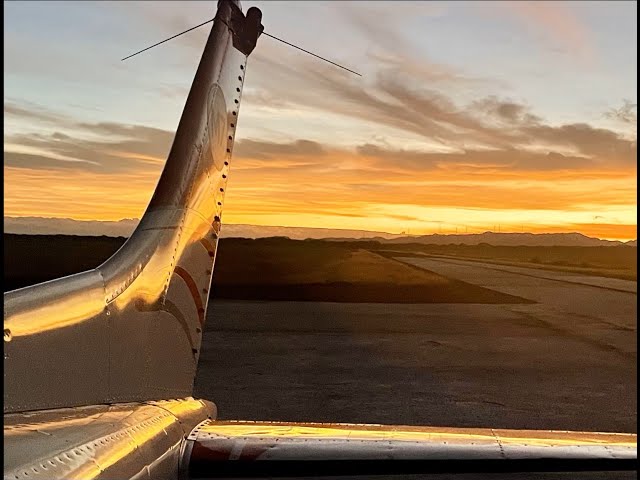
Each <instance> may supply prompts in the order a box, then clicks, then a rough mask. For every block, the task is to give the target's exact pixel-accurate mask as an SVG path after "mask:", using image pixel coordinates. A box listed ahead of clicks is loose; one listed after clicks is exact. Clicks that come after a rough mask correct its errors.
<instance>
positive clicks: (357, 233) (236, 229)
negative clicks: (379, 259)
mask: <svg viewBox="0 0 640 480" xmlns="http://www.w3.org/2000/svg"><path fill="white" fill-rule="evenodd" d="M138 222H139V220H138V219H137V218H126V219H124V220H119V221H117V222H102V221H83V220H73V219H71V218H45V217H4V231H5V233H18V234H25V235H81V236H101V235H106V236H108V237H128V236H130V235H131V233H133V230H134V229H135V228H136V226H137V225H138ZM221 237H223V238H224V237H227V238H230V237H241V238H262V237H289V238H291V239H293V240H304V239H307V238H317V239H320V238H328V237H339V238H340V239H345V238H352V239H370V238H372V237H377V238H382V239H393V238H399V237H401V235H394V234H392V233H386V232H371V231H366V230H340V229H330V228H306V227H272V226H261V225H244V224H229V223H225V224H223V225H222V231H221Z"/></svg>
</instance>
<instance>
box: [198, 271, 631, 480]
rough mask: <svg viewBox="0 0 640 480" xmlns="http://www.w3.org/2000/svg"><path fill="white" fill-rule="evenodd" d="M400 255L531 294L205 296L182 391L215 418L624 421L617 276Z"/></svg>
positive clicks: (624, 320) (614, 426)
mask: <svg viewBox="0 0 640 480" xmlns="http://www.w3.org/2000/svg"><path fill="white" fill-rule="evenodd" d="M401 260H402V261H405V262H408V263H412V264H413V265H416V266H420V267H422V268H426V269H429V270H431V271H434V272H436V273H439V274H442V275H445V276H449V277H452V278H458V279H461V280H464V281H466V282H469V283H475V284H477V285H481V286H483V287H486V288H491V289H494V290H499V291H502V292H506V293H510V294H513V295H518V296H521V297H525V298H528V299H531V300H534V301H536V302H537V303H535V304H530V305H523V304H516V305H514V304H511V305H506V304H498V305H479V304H409V305H406V304H405V305H402V304H381V303H377V304H374V303H369V304H355V303H323V302H246V301H245V302H235V301H234V302H231V301H215V302H213V303H212V305H210V308H209V312H208V320H207V326H206V329H205V335H204V344H203V350H202V356H201V359H200V365H199V371H198V375H197V378H196V389H195V394H196V396H199V397H204V398H209V399H211V400H213V401H214V402H216V404H217V405H218V408H219V418H221V419H245V420H280V421H316V422H356V423H383V424H409V425H436V426H456V427H493V428H520V429H529V428H531V429H557V430H589V431H619V432H633V433H635V432H636V431H637V425H636V422H637V380H636V371H637V365H636V364H637V345H636V311H637V303H636V298H637V297H636V294H635V293H634V292H632V291H625V288H626V289H630V286H629V285H622V284H617V285H615V286H614V287H613V288H611V287H612V285H611V284H608V283H607V282H601V281H600V280H599V279H598V278H593V277H592V278H587V279H586V280H584V279H582V280H583V281H581V282H575V281H574V280H575V278H566V277H567V276H566V275H563V274H561V273H556V272H549V271H542V270H537V269H522V268H521V267H506V266H503V265H491V264H481V263H478V262H466V261H459V260H450V259H441V258H439V259H434V258H420V259H418V258H416V259H407V258H402V259H401ZM569 277H570V276H569ZM588 283H593V284H595V285H586V284H588ZM631 283H635V282H631ZM411 478H418V477H411ZM436 478H441V479H442V478H445V477H436ZM446 478H448V477H446ZM455 478H468V479H471V478H474V479H475V478H517V479H525V478H526V479H529V478H554V479H555V478H567V477H566V476H562V475H560V476H557V475H546V476H540V475H517V476H508V477H504V476H481V477H477V476H473V475H471V476H461V477H455ZM570 478H602V477H601V476H599V475H598V474H593V475H588V476H587V475H580V476H578V477H575V476H571V477H570ZM606 478H636V476H635V474H634V475H629V474H620V475H608V476H607V477H606Z"/></svg>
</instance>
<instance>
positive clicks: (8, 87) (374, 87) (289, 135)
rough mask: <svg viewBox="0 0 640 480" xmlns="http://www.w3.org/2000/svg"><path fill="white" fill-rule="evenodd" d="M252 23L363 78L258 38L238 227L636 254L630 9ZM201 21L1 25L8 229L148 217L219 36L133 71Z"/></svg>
mask: <svg viewBox="0 0 640 480" xmlns="http://www.w3.org/2000/svg"><path fill="white" fill-rule="evenodd" d="M34 5H35V6H36V7H34ZM253 5H256V6H259V7H260V8H261V9H262V10H263V15H264V19H265V21H267V19H268V20H269V25H270V27H269V28H270V29H271V30H272V31H274V32H278V34H279V35H280V36H282V37H284V38H287V39H289V40H293V41H295V43H297V44H301V45H303V46H304V47H305V48H308V49H310V50H312V51H315V52H319V53H324V54H325V55H327V56H329V57H330V58H332V59H334V60H335V61H337V62H339V63H341V64H344V65H346V66H347V67H350V68H351V67H356V66H357V68H355V69H356V70H358V71H362V73H363V74H364V77H363V78H361V79H360V78H356V77H353V76H352V75H350V74H348V73H345V72H342V71H339V70H337V69H333V67H330V66H327V65H324V64H319V63H318V62H317V61H316V60H314V59H312V58H309V57H306V56H302V55H299V54H298V53H297V52H295V51H292V50H291V49H289V48H288V47H286V46H282V45H279V44H275V43H274V42H272V41H270V40H269V39H267V38H263V39H261V41H260V42H259V47H258V49H257V50H256V52H255V53H254V54H253V55H252V56H251V58H250V59H249V62H248V72H247V82H246V85H245V91H244V94H243V104H242V108H241V114H240V120H239V126H238V133H237V139H236V146H235V149H234V158H233V164H232V169H231V174H230V177H229V184H228V193H227V197H226V199H225V212H224V217H223V220H224V222H225V223H232V224H251V225H269V226H295V227H307V228H330V229H352V230H367V231H380V232H388V233H394V234H399V233H401V232H405V233H410V234H411V235H425V234H430V233H443V234H444V233H449V234H450V233H456V231H457V233H465V232H466V233H481V232H484V231H492V230H497V229H498V228H499V229H500V231H501V232H505V233H506V232H507V231H510V232H514V233H519V232H523V231H524V232H530V233H560V232H566V233H569V232H578V233H582V234H584V235H587V236H590V237H597V238H602V239H610V240H621V241H627V240H633V239H636V238H637V220H636V219H637V140H636V138H637V133H636V121H637V115H636V109H637V107H636V102H637V100H636V89H637V76H636V75H637V74H636V63H635V62H636V57H637V55H636V53H637V52H636V44H637V42H636V39H635V35H637V34H636V31H637V24H636V18H637V16H636V13H637V6H636V4H635V3H628V2H612V3H611V2H608V3H606V4H605V3H597V2H569V3H562V2H554V3H529V2H513V3H512V2H485V3H484V4H483V5H482V7H483V8H478V7H477V6H476V5H475V4H474V3H473V2H471V3H469V2H454V3H446V2H443V3H441V2H428V3H421V2H407V3H403V2H399V3H397V2H394V3H393V4H390V3H386V2H375V3H374V4H372V5H366V6H365V4H361V3H358V2H305V3H304V4H296V3H291V2H264V3H261V2H244V5H243V6H244V7H245V8H248V7H250V6H253ZM189 7H190V8H185V7H184V4H181V3H177V2H163V3H160V4H155V5H154V6H152V7H151V6H149V5H148V4H146V3H144V2H127V3H120V2H78V3H73V2H70V3H59V4H55V5H52V4H48V3H47V2H42V3H39V2H10V3H9V4H5V13H7V15H6V16H5V133H4V135H5V136H4V139H5V146H4V154H5V159H4V175H5V180H4V182H5V183H4V186H5V196H4V200H5V210H4V215H5V217H52V218H72V219H76V220H98V221H118V220H120V219H125V218H140V216H141V215H142V213H143V212H144V209H145V207H146V205H147V203H148V201H149V199H150V198H151V194H152V192H153V189H154V188H155V185H156V182H157V180H158V178H159V176H160V172H161V170H162V167H163V165H164V160H165V158H166V155H167V153H168V150H169V147H170V145H171V141H172V138H173V132H174V130H175V128H176V125H177V122H178V119H179V118H180V113H181V111H182V107H183V105H184V101H185V98H186V95H187V92H188V88H189V86H190V83H191V81H192V78H193V73H194V72H195V68H196V66H197V62H198V61H199V56H200V53H201V51H202V45H203V43H204V41H205V39H206V37H207V35H208V31H207V29H206V28H205V29H201V30H200V31H196V32H193V34H190V35H189V36H185V37H184V38H181V39H180V40H176V41H175V43H171V44H167V46H166V47H162V48H163V49H160V50H159V51H151V52H149V53H148V54H144V55H141V56H139V57H136V60H135V61H134V62H132V63H127V62H125V63H121V62H120V61H119V59H120V58H122V57H123V56H124V55H125V54H127V53H130V50H132V45H133V46H140V47H142V46H144V45H146V44H149V43H153V42H154V41H157V40H158V39H161V38H164V37H166V36H167V34H168V33H176V32H178V31H181V30H184V29H186V28H188V27H190V26H192V25H195V24H198V23H201V18H205V17H207V15H209V16H210V13H211V9H212V8H215V5H213V6H212V5H210V4H208V3H206V4H203V3H201V2H194V3H190V4H189ZM309 15H311V16H313V17H314V18H316V19H317V21H318V24H319V25H328V26H330V27H332V30H333V31H334V32H335V34H332V35H331V36H330V38H327V37H323V38H318V36H317V35H315V36H314V35H312V34H311V33H310V32H307V31H306V30H305V29H304V28H302V27H301V25H303V24H304V22H303V21H302V20H303V19H304V18H308V17H309ZM63 17H64V18H67V19H69V21H70V22H71V21H73V22H72V23H69V22H56V21H52V20H55V19H56V18H58V19H62V18H63ZM207 18H209V17H207ZM380 18H384V19H385V21H384V22H380V21H379V19H380ZM70 25H71V26H70ZM425 25H426V26H428V28H424V27H425ZM557 25H564V26H565V27H566V28H565V29H563V30H562V31H558V29H557V28H555V27H557ZM115 28H117V29H118V32H119V34H118V35H117V36H114V35H113V31H114V29H115ZM471 39H473V41H471V42H470V40H471ZM505 39H509V41H508V42H505ZM344 45H348V46H349V48H343V46H344ZM35 46H37V48H35ZM79 46H81V47H79ZM436 47H437V48H436ZM133 50H135V48H133ZM532 59H533V61H532ZM128 62H129V61H128ZM149 72H153V74H152V75H149Z"/></svg>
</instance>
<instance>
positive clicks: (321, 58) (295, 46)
mask: <svg viewBox="0 0 640 480" xmlns="http://www.w3.org/2000/svg"><path fill="white" fill-rule="evenodd" d="M262 34H263V35H266V36H267V37H271V38H273V39H274V40H278V41H279V42H282V43H284V44H287V45H289V46H290V47H293V48H297V49H298V50H302V51H303V52H304V53H308V54H309V55H313V56H314V57H316V58H319V59H320V60H324V61H325V62H328V63H330V64H331V65H335V66H336V67H340V68H342V69H343V70H346V71H347V72H351V73H354V74H356V75H358V76H359V77H361V76H362V75H361V74H359V73H358V72H354V71H353V70H349V69H348V68H347V67H343V66H342V65H338V64H337V63H335V62H332V61H331V60H327V59H326V58H324V57H321V56H320V55H316V54H315V53H311V52H310V51H308V50H305V49H304V48H300V47H298V46H297V45H294V44H293V43H289V42H286V41H284V40H282V39H281V38H278V37H276V36H274V35H271V34H269V33H267V32H262Z"/></svg>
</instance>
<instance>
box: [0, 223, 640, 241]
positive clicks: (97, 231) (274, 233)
mask: <svg viewBox="0 0 640 480" xmlns="http://www.w3.org/2000/svg"><path fill="white" fill-rule="evenodd" d="M137 224H138V219H135V218H127V219H124V220H120V221H117V222H101V221H80V220H73V219H70V218H43V217H4V231H5V233H18V234H26V235H56V234H59V235H81V236H101V235H105V236H109V237H128V236H129V235H131V233H132V232H133V230H134V229H135V227H136V225H137ZM221 233H222V235H221V237H223V238H225V237H226V238H231V237H241V238H263V237H288V238H291V239H293V240H304V239H309V238H314V239H326V240H335V241H339V240H345V239H350V240H362V241H365V240H376V241H379V242H381V243H392V244H393V243H396V244H397V243H423V244H431V245H448V244H452V243H453V244H464V245H478V244H481V243H487V244H489V245H496V246H498V245H529V246H552V245H553V246H586V247H588V246H615V245H629V246H637V240H632V241H629V242H619V241H612V240H602V239H599V238H593V237H587V236H586V235H582V234H581V233H537V234H534V233H494V232H485V233H473V234H464V235H441V234H433V235H416V236H407V235H396V234H392V233H386V232H372V231H366V230H340V229H329V228H305V227H272V226H260V225H243V224H236V225H234V224H224V225H223V226H222V232H221Z"/></svg>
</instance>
